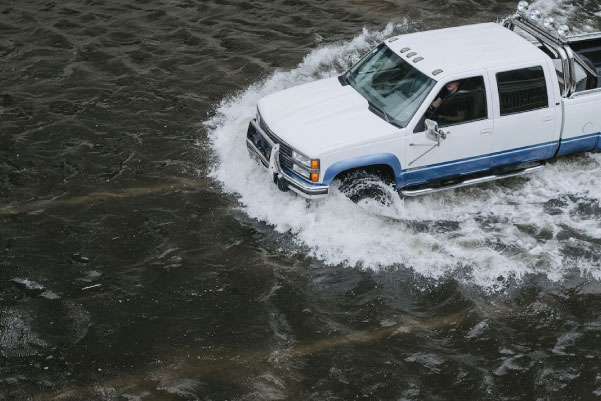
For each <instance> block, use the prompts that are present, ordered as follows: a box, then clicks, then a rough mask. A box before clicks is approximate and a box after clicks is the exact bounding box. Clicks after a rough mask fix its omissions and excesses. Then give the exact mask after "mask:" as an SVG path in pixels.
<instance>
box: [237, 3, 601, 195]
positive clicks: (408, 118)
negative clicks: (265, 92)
mask: <svg viewBox="0 0 601 401" xmlns="http://www.w3.org/2000/svg"><path fill="white" fill-rule="evenodd" d="M453 83H455V85H456V86H457V87H458V88H457V89H456V90H449V89H448V88H449V87H452V86H453ZM257 109H258V110H257V117H256V119H253V120H252V121H251V122H250V125H249V128H248V132H247V139H246V141H247V146H248V150H249V153H250V155H251V156H252V157H253V158H255V159H257V160H258V161H259V162H260V163H261V164H262V165H263V166H264V167H266V169H267V170H268V171H269V179H271V180H273V182H274V184H275V185H277V186H278V187H279V188H280V189H281V190H283V191H287V190H293V191H295V192H297V193H298V194H300V195H302V196H304V197H307V198H316V197H321V196H324V195H327V194H328V192H329V189H330V186H331V184H332V182H333V181H334V180H335V179H337V178H339V177H341V175H342V174H345V173H348V172H350V171H356V170H361V169H369V168H374V169H375V170H374V171H378V173H379V174H382V175H384V176H386V177H385V178H387V179H388V181H390V182H391V183H392V184H393V185H395V186H396V188H397V189H398V191H399V192H400V193H401V194H402V195H405V196H416V195H422V194H427V193H431V192H435V191H439V190H442V189H448V188H456V187H461V186H465V185H471V184H476V183H480V182H485V181H491V180H496V179H500V178H505V177H511V176H515V175H519V174H525V173H531V172H535V171H537V170H539V169H541V168H543V167H544V162H545V161H547V160H549V159H552V158H555V157H560V156H564V155H568V154H572V153H576V152H584V151H594V150H600V149H601V141H600V136H601V33H594V34H586V35H576V36H562V35H560V34H557V33H556V32H553V31H550V30H548V29H545V28H544V27H543V26H542V23H536V22H533V21H531V20H530V19H529V18H527V17H526V16H525V15H524V14H519V13H518V14H516V15H515V16H514V17H512V18H510V19H508V20H506V21H505V22H504V23H503V24H496V23H485V24H477V25H470V26H462V27H455V28H449V29H442V30H435V31H427V32H419V33H413V34H407V35H401V36H397V37H393V38H389V39H387V40H386V41H385V42H384V43H381V44H380V45H379V46H378V47H376V48H375V49H373V50H372V51H371V52H370V53H369V54H367V55H366V56H365V57H364V58H363V59H362V60H361V61H359V62H358V63H357V64H356V65H355V66H353V67H352V68H351V69H350V70H349V71H348V72H346V73H345V74H343V75H341V76H339V77H333V78H330V79H326V80H321V81H316V82H312V83H308V84H305V85H301V86H297V87H293V88H290V89H287V90H284V91H281V92H278V93H274V94H272V95H269V96H266V97H264V98H263V99H261V100H260V101H259V103H258V108H257ZM257 179H261V178H260V177H257Z"/></svg>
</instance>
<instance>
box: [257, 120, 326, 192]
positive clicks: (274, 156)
mask: <svg viewBox="0 0 601 401" xmlns="http://www.w3.org/2000/svg"><path fill="white" fill-rule="evenodd" d="M251 128H252V129H254V130H255V131H256V132H257V133H258V134H259V135H261V138H262V139H263V140H264V141H265V142H267V143H268V144H269V146H270V148H271V153H270V154H269V157H267V156H266V155H264V154H263V152H261V151H260V150H259V148H258V147H257V145H255V143H254V142H253V141H251V139H250V138H248V135H247V138H246V147H247V148H248V153H249V155H250V157H251V158H253V159H255V160H257V161H259V162H260V163H261V164H262V165H263V167H265V168H266V169H268V170H269V173H270V174H271V176H272V177H273V182H274V184H276V185H277V186H278V189H279V190H280V191H284V192H286V191H288V190H289V189H291V190H293V191H294V192H296V193H297V194H299V195H301V196H303V197H305V198H307V199H316V198H321V197H324V196H326V195H327V194H328V192H329V189H330V187H329V186H327V185H311V184H308V183H305V182H303V180H301V179H299V178H296V177H293V176H292V175H290V174H288V173H286V172H285V171H284V170H283V169H282V167H281V166H280V145H279V144H277V143H275V142H273V141H272V140H271V138H270V137H269V136H268V135H266V134H265V132H264V131H263V130H262V129H261V127H259V126H258V124H257V122H256V120H251V122H250V126H249V130H250V129H251Z"/></svg>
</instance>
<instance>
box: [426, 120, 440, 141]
mask: <svg viewBox="0 0 601 401" xmlns="http://www.w3.org/2000/svg"><path fill="white" fill-rule="evenodd" d="M425 123H426V138H428V139H429V140H431V141H434V142H439V141H440V130H439V129H438V123H437V122H436V121H432V120H426V122H425Z"/></svg>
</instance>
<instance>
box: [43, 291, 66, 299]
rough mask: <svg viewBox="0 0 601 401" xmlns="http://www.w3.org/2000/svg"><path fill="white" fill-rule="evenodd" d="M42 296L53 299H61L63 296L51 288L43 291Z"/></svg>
mask: <svg viewBox="0 0 601 401" xmlns="http://www.w3.org/2000/svg"><path fill="white" fill-rule="evenodd" d="M40 297H42V298H46V299H49V300H51V301H52V300H55V299H60V298H61V297H59V296H58V295H56V294H55V293H54V292H52V291H50V290H46V291H44V292H43V293H41V294H40Z"/></svg>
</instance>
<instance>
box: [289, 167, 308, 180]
mask: <svg viewBox="0 0 601 401" xmlns="http://www.w3.org/2000/svg"><path fill="white" fill-rule="evenodd" d="M292 171H294V172H295V173H297V174H298V175H300V176H302V177H304V178H306V179H307V180H310V179H311V172H310V171H309V170H307V169H306V168H304V167H301V166H299V165H298V164H293V165H292Z"/></svg>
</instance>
